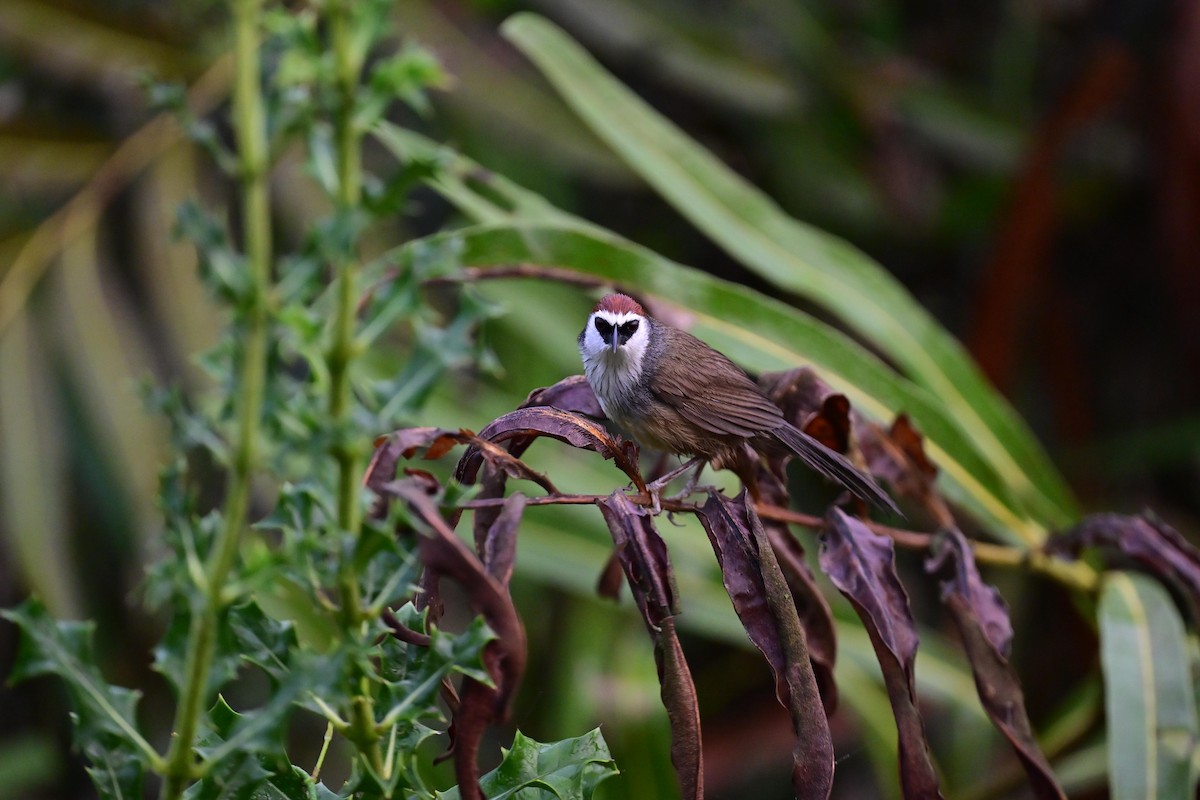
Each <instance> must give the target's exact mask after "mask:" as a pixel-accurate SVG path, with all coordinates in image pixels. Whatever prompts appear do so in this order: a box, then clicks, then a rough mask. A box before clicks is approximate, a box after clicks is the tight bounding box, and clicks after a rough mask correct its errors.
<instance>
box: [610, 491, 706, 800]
mask: <svg viewBox="0 0 1200 800" xmlns="http://www.w3.org/2000/svg"><path fill="white" fill-rule="evenodd" d="M599 506H600V512H601V513H602V514H603V515H604V521H605V522H606V523H608V529H609V531H610V532H611V533H612V537H613V544H614V546H615V548H616V553H617V558H618V559H619V560H620V562H621V567H622V569H623V570H624V571H625V577H626V579H627V580H628V582H629V588H630V590H631V591H632V593H633V599H634V601H635V602H636V603H637V607H638V610H639V611H640V612H641V614H642V619H643V620H645V622H646V628H647V630H649V632H650V636H651V637H652V638H653V639H654V661H655V664H656V665H657V666H658V680H659V684H660V685H661V687H662V689H661V691H662V701H663V705H664V706H665V707H666V709H667V718H668V720H669V721H670V724H671V762H672V763H673V764H674V765H675V772H676V773H677V774H678V776H679V788H680V791H681V793H682V796H683V798H684V800H699V799H700V798H703V797H704V763H703V759H702V756H701V747H700V711H699V707H698V705H697V702H696V687H695V684H694V683H693V682H692V673H691V670H689V669H688V665H687V661H686V659H685V658H684V654H683V647H682V645H681V644H680V643H679V636H678V634H677V633H676V631H675V615H676V614H677V613H678V609H677V607H676V603H675V578H674V576H673V574H672V572H671V561H670V558H669V556H668V555H667V545H666V542H664V541H663V540H662V537H661V536H659V535H658V532H657V531H656V530H655V529H654V522H653V518H652V517H651V516H650V514H649V513H648V512H647V511H646V509H644V508H642V507H640V506H638V505H636V504H635V503H633V502H632V501H631V500H630V499H629V498H628V497H627V496H626V495H625V494H624V493H623V492H621V491H615V492H613V493H612V494H611V495H609V496H608V497H607V498H606V499H604V500H601V501H600V503H599Z"/></svg>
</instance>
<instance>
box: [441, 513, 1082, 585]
mask: <svg viewBox="0 0 1200 800" xmlns="http://www.w3.org/2000/svg"><path fill="white" fill-rule="evenodd" d="M605 497H607V495H602V494H550V495H546V496H545V497H530V498H528V499H527V500H526V501H525V505H526V506H553V505H594V504H596V503H598V502H600V501H601V500H603V499H605ZM629 499H630V500H632V501H633V502H634V503H635V504H637V505H641V506H649V505H651V500H650V499H649V498H648V497H646V496H637V495H635V496H631V497H630V498H629ZM504 502H505V498H503V497H496V498H492V497H489V498H484V499H480V500H468V501H466V502H464V503H459V504H458V508H493V507H496V506H500V505H503V504H504ZM660 507H661V508H662V510H663V511H676V512H678V511H683V512H689V511H690V512H695V511H696V510H697V506H696V505H695V504H694V503H684V502H680V501H678V500H667V499H665V498H664V499H662V500H661V501H660ZM754 508H755V510H756V511H757V512H758V515H759V516H760V517H762V518H763V519H772V520H775V521H777V522H788V523H791V524H793V525H800V526H803V527H805V528H814V529H816V528H820V527H821V526H823V525H824V524H825V520H824V519H823V518H821V517H817V516H814V515H812V514H801V513H800V512H798V511H792V510H791V509H790V508H781V507H779V506H773V505H766V504H757V505H755V507H754ZM865 523H866V526H867V527H868V528H870V529H871V530H873V531H874V532H875V533H878V534H880V535H882V536H887V537H888V538H890V539H892V540H893V541H894V542H895V543H896V544H898V545H900V546H901V547H905V548H908V549H911V550H928V549H929V548H930V546H931V545H932V544H933V539H934V534H932V533H921V532H919V531H909V530H904V529H902V528H892V527H889V526H887V525H880V524H879V523H877V522H871V521H869V520H865ZM971 551H972V552H973V553H974V555H975V560H976V561H978V562H979V563H981V564H992V565H994V566H1001V567H1012V568H1022V567H1028V568H1030V569H1033V570H1035V571H1037V572H1041V573H1043V574H1045V575H1048V576H1050V577H1052V578H1054V579H1055V580H1057V581H1058V582H1060V583H1063V584H1066V585H1067V586H1070V587H1072V588H1074V589H1080V590H1082V591H1085V592H1091V591H1095V589H1096V583H1097V580H1098V578H1097V576H1096V571H1095V570H1094V569H1092V568H1091V567H1090V566H1088V565H1087V564H1085V563H1083V562H1080V561H1066V560H1064V559H1061V558H1056V557H1054V556H1049V555H1046V554H1045V553H1043V552H1042V551H1040V550H1032V549H1027V548H1020V547H1007V546H1005V545H999V544H991V543H989V542H979V541H975V540H971Z"/></svg>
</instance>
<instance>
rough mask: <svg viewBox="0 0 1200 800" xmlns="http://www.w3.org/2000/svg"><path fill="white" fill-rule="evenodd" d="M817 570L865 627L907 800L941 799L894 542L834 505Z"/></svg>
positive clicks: (911, 624) (913, 627) (914, 640)
mask: <svg viewBox="0 0 1200 800" xmlns="http://www.w3.org/2000/svg"><path fill="white" fill-rule="evenodd" d="M820 562H821V569H822V570H824V571H825V574H826V575H828V576H829V579H830V580H831V581H833V584H834V585H835V586H836V587H837V588H838V591H840V592H841V593H842V594H844V595H845V596H846V597H847V598H848V599H849V600H850V603H851V604H852V605H853V606H854V610H855V611H856V612H858V616H859V618H860V619H862V621H863V625H864V626H865V627H866V629H867V634H868V635H869V636H870V638H871V645H872V646H873V647H874V648H875V655H876V657H877V658H878V659H879V666H880V667H881V669H882V671H883V680H884V685H885V687H886V688H887V693H888V699H889V700H890V701H891V704H892V713H893V715H894V716H895V718H896V729H897V732H898V734H899V737H898V746H899V750H900V788H901V790H902V791H903V793H904V797H905V798H907V799H908V800H928V799H929V798H940V797H941V796H942V795H941V792H940V790H939V789H938V781H937V775H936V773H935V772H934V768H933V761H932V759H931V757H930V754H929V744H928V743H927V741H926V739H925V729H924V726H923V725H922V724H921V716H920V713H919V711H918V708H917V693H916V686H915V678H914V667H915V663H916V657H917V641H918V640H917V627H916V624H915V623H914V622H913V617H912V610H911V609H910V608H909V604H908V593H907V592H905V591H904V586H903V585H902V584H901V583H900V578H899V577H898V576H897V575H896V563H895V552H894V549H893V545H892V540H891V539H888V538H886V537H883V536H877V535H876V534H875V533H873V532H872V531H871V530H870V529H869V528H868V527H867V526H866V525H864V524H863V523H862V521H861V520H857V519H855V518H853V517H850V516H847V515H846V514H845V513H843V512H842V511H841V510H840V509H837V508H832V509H830V511H829V515H828V517H826V524H825V528H824V530H823V531H822V541H821V552H820Z"/></svg>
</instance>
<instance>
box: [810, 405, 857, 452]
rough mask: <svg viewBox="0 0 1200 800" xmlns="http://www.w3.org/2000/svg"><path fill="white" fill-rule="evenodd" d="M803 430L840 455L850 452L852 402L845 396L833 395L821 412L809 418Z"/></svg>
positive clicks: (822, 406)
mask: <svg viewBox="0 0 1200 800" xmlns="http://www.w3.org/2000/svg"><path fill="white" fill-rule="evenodd" d="M802 430H803V431H804V432H805V433H807V434H808V435H809V436H811V437H813V438H814V439H816V440H817V441H818V442H820V443H821V444H823V445H825V446H826V447H828V448H829V449H830V450H833V451H835V452H838V453H845V452H848V451H849V450H850V401H849V400H847V399H846V395H844V394H831V395H828V396H826V398H825V399H824V400H823V401H822V402H821V408H820V410H819V411H818V412H817V413H815V414H812V415H810V416H809V418H808V419H807V420H806V421H805V423H804V427H803V428H802Z"/></svg>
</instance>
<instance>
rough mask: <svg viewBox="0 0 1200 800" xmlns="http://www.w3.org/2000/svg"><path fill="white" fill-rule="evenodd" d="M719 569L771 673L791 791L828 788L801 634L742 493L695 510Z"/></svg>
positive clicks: (713, 496) (817, 702) (823, 724)
mask: <svg viewBox="0 0 1200 800" xmlns="http://www.w3.org/2000/svg"><path fill="white" fill-rule="evenodd" d="M697 516H698V517H699V518H700V522H701V524H703V525H704V529H705V531H707V532H708V538H709V541H710V542H712V546H713V551H714V552H715V553H716V555H717V561H718V562H719V563H720V565H721V579H722V581H723V582H724V584H725V591H726V592H728V593H729V599H730V600H731V601H732V602H733V608H734V610H735V611H736V612H737V615H738V618H739V619H740V620H741V622H742V626H743V627H744V628H745V629H746V633H747V635H748V636H749V637H750V640H751V641H752V642H754V645H755V646H756V647H757V648H758V649H759V650H760V651H761V652H762V654H763V656H765V657H766V659H767V663H768V664H769V665H770V667H771V670H772V672H774V673H775V696H776V697H777V698H778V699H779V702H780V703H781V704H782V705H783V706H784V707H785V708H787V709H788V712H789V713H790V714H791V718H792V729H793V731H794V733H795V737H796V742H795V746H794V748H793V751H792V755H793V768H792V785H793V788H794V790H795V792H796V797H798V798H827V797H829V793H830V791H832V789H833V741H832V739H831V738H830V734H829V723H828V720H827V719H826V717H825V709H824V707H823V706H822V703H821V695H820V692H819V691H818V689H817V681H816V677H815V676H814V674H813V669H812V665H811V664H810V663H809V651H808V644H807V641H806V639H805V635H804V628H803V627H802V626H801V624H800V619H799V617H798V616H797V614H796V607H795V603H794V600H793V598H792V594H791V592H790V591H789V589H788V585H787V582H786V580H785V579H784V576H783V573H782V572H781V571H780V568H779V563H778V562H777V561H776V560H775V554H774V550H773V549H772V547H771V543H770V540H769V539H768V537H767V533H766V531H765V530H763V526H762V523H761V522H760V521H759V519H758V515H757V514H756V513H754V508H753V506H751V505H749V504H748V503H747V502H746V491H745V490H743V491H742V493H741V494H740V495H738V498H737V499H736V500H730V499H729V498H727V497H725V496H724V495H721V494H719V493H718V492H716V491H715V490H712V491H710V492H709V496H708V500H707V501H706V502H705V504H704V506H703V508H702V509H701V510H700V511H698V512H697Z"/></svg>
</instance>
